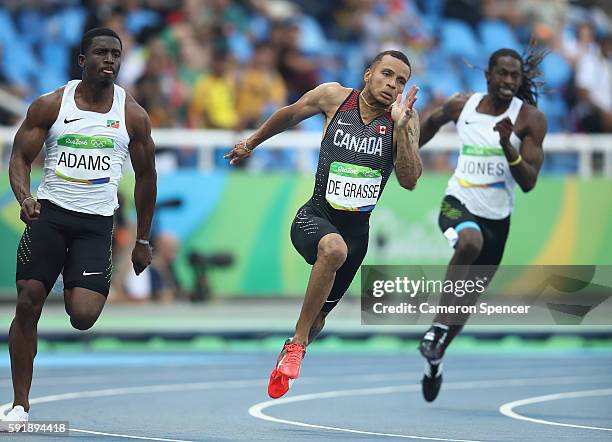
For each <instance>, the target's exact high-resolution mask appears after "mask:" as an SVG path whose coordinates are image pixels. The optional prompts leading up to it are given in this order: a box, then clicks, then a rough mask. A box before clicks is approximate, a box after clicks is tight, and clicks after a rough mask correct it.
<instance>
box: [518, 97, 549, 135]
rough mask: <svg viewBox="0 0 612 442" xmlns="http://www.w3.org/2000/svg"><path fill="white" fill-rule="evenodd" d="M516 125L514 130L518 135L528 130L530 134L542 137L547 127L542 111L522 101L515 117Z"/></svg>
mask: <svg viewBox="0 0 612 442" xmlns="http://www.w3.org/2000/svg"><path fill="white" fill-rule="evenodd" d="M516 126H517V130H516V132H517V133H518V134H519V135H525V134H526V133H527V132H530V133H531V134H534V135H541V136H542V137H544V135H545V134H546V131H547V129H548V122H547V120H546V115H545V114H544V112H542V111H541V110H540V109H538V108H537V107H535V106H534V105H532V104H529V103H523V106H522V107H521V111H520V112H519V115H518V117H517V121H516Z"/></svg>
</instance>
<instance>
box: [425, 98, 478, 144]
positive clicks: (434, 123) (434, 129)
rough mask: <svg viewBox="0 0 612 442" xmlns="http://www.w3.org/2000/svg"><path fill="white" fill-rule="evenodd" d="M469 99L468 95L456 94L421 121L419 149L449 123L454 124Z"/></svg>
mask: <svg viewBox="0 0 612 442" xmlns="http://www.w3.org/2000/svg"><path fill="white" fill-rule="evenodd" d="M468 98H470V95H469V94H465V93H461V92H460V93H456V94H454V95H452V96H450V97H449V98H448V99H447V100H446V101H445V102H444V104H442V106H440V107H438V108H436V109H434V110H433V111H432V112H431V113H430V114H429V115H428V116H427V117H426V118H425V119H423V120H422V121H421V136H420V138H419V147H422V146H424V145H425V144H427V143H428V142H429V140H431V139H432V138H433V137H434V135H435V134H436V133H438V131H439V130H440V128H441V127H442V126H444V125H445V124H446V123H448V122H449V121H454V122H455V123H456V122H457V120H458V119H459V115H461V111H462V110H463V106H464V105H465V102H466V101H467V100H468Z"/></svg>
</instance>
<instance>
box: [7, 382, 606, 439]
mask: <svg viewBox="0 0 612 442" xmlns="http://www.w3.org/2000/svg"><path fill="white" fill-rule="evenodd" d="M402 374H404V375H405V373H402ZM392 377H393V374H391V373H383V374H367V375H356V376H352V377H346V376H345V377H344V378H343V379H344V380H350V381H359V380H370V381H372V380H387V379H389V378H392ZM329 379H330V377H318V378H314V377H311V378H305V379H303V381H305V382H303V383H315V382H320V381H322V380H327V381H329ZM595 379H596V378H593V377H589V378H585V377H559V378H550V377H549V378H528V379H505V380H491V381H467V382H455V383H447V384H446V385H445V389H468V388H483V387H484V388H486V387H509V386H521V385H534V384H535V385H543V384H571V383H576V382H581V381H582V382H585V381H586V382H592V381H594V380H595ZM606 379H608V378H606ZM262 385H265V382H264V381H262V379H243V380H235V381H212V382H195V383H185V384H165V385H149V386H138V387H123V388H109V389H101V390H91V391H81V392H73V393H62V394H54V395H48V396H41V397H38V398H33V399H31V400H30V404H42V403H49V402H58V401H64V400H74V399H82V398H97V397H109V396H121V395H129V394H147V393H167V392H177V391H197V390H208V389H216V388H228V387H230V388H231V387H235V388H246V387H259V386H262ZM419 388H420V386H418V385H411V386H403V387H397V386H391V387H380V388H369V389H362V390H342V391H344V392H348V391H351V392H360V391H364V390H366V391H367V390H372V391H377V392H378V394H386V393H392V392H395V391H415V389H416V390H418V389H419ZM329 393H334V392H329ZM321 394H325V393H318V394H314V396H317V395H321ZM365 394H375V393H365ZM345 395H346V394H345ZM304 396H313V395H302V396H294V397H289V398H284V399H278V400H276V401H269V402H271V404H270V405H267V406H266V407H263V408H267V407H268V406H273V405H280V404H282V403H286V402H299V401H300V400H310V399H314V397H309V398H308V399H300V398H301V397H304ZM262 404H265V403H262ZM11 407H12V403H11V402H8V403H5V404H2V405H0V417H3V416H4V415H5V414H6V412H7V411H8V410H10V409H11ZM254 407H255V406H254ZM263 408H262V409H263ZM251 409H253V407H251ZM251 409H249V412H250V411H251ZM263 416H266V417H265V418H263V419H264V420H272V421H274V420H275V419H276V418H272V417H269V416H267V415H263ZM278 422H282V421H281V420H278ZM285 423H290V421H286V422H285ZM293 424H294V425H296V424H295V423H293ZM297 425H299V426H312V427H314V428H322V429H334V428H326V427H323V426H315V425H310V424H303V423H297ZM336 430H337V431H345V432H352V433H362V434H371V435H380V436H385V435H388V434H385V433H376V432H363V431H358V430H351V429H340V428H339V429H336ZM70 431H74V432H81V433H89V434H98V435H106V436H113V437H119V438H126V439H138V440H151V441H160V442H191V441H187V440H181V439H164V438H156V437H148V436H137V435H126V434H115V433H105V432H99V431H93V430H83V429H77V428H71V430H70ZM388 436H393V435H390V434H389V435H388ZM395 437H404V438H412V439H425V440H441V441H454V442H459V441H460V442H467V441H463V440H461V439H441V438H431V437H430V438H426V437H410V436H407V435H395ZM471 442H472V441H471Z"/></svg>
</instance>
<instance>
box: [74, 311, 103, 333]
mask: <svg viewBox="0 0 612 442" xmlns="http://www.w3.org/2000/svg"><path fill="white" fill-rule="evenodd" d="M97 319H98V317H97V316H76V315H74V316H71V317H70V324H71V325H72V326H73V327H74V328H76V329H77V330H82V331H84V330H89V329H90V328H91V327H93V325H94V324H95V323H96V320H97Z"/></svg>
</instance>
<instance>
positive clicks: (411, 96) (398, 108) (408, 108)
mask: <svg viewBox="0 0 612 442" xmlns="http://www.w3.org/2000/svg"><path fill="white" fill-rule="evenodd" d="M418 92H419V88H418V87H416V86H412V87H411V88H410V90H409V91H408V93H407V94H406V98H404V100H402V94H399V95H398V96H397V98H396V100H395V103H393V105H392V106H391V118H392V119H393V121H395V123H396V124H398V125H400V126H402V125H405V124H407V123H408V120H409V119H410V115H411V113H412V106H413V105H414V102H415V101H416V100H417V93H418Z"/></svg>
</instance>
